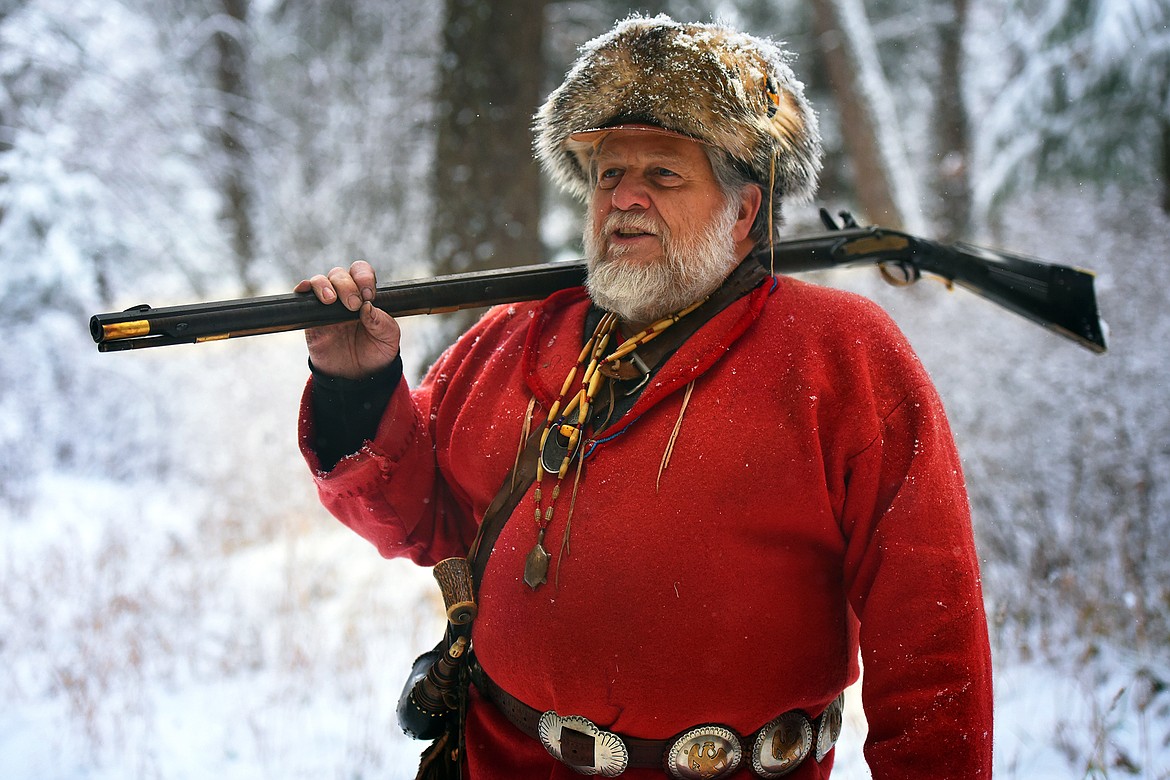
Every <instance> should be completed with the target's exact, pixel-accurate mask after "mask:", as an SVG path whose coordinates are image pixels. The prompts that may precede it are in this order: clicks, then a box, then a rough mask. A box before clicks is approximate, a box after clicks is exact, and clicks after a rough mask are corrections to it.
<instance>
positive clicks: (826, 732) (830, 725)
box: [817, 693, 845, 764]
mask: <svg viewBox="0 0 1170 780" xmlns="http://www.w3.org/2000/svg"><path fill="white" fill-rule="evenodd" d="M844 714H845V694H844V693H842V694H841V695H839V696H838V697H837V698H835V699H833V703H832V704H830V705H829V706H828V707H827V708H826V709H825V711H824V712H823V713H821V717H820V726H819V727H817V763H818V764H819V763H821V761H823V760H824V758H825V756H827V755H829V751H830V750H832V749H833V745H835V744H837V738H838V737H840V736H841V723H842V721H843V720H844Z"/></svg>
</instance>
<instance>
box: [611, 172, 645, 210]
mask: <svg viewBox="0 0 1170 780" xmlns="http://www.w3.org/2000/svg"><path fill="white" fill-rule="evenodd" d="M611 197H612V198H613V205H614V208H616V209H621V210H622V211H644V210H646V209H648V208H650V190H649V188H648V187H647V186H646V180H645V179H643V178H642V177H641V176H638V175H636V174H632V173H629V172H627V173H625V174H624V175H623V176H622V178H621V180H620V181H619V182H618V183H617V186H616V187H614V188H613V192H612V193H611Z"/></svg>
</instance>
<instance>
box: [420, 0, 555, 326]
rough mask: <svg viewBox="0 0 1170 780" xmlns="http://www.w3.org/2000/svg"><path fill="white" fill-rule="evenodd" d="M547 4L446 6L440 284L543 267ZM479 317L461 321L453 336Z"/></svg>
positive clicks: (438, 197)
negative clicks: (540, 148) (540, 127)
mask: <svg viewBox="0 0 1170 780" xmlns="http://www.w3.org/2000/svg"><path fill="white" fill-rule="evenodd" d="M546 2H547V0H509V2H486V0H447V3H446V12H447V18H446V22H445V25H444V30H443V48H444V53H443V55H442V60H441V64H440V85H439V96H438V101H437V106H436V115H437V119H438V140H437V148H436V163H435V186H434V197H435V208H434V211H433V222H432V224H431V250H432V256H433V258H434V270H435V273H436V274H448V273H460V272H464V271H471V270H478V269H483V268H498V267H504V266H511V265H521V264H527V263H535V262H538V261H540V260H541V259H542V257H543V251H542V248H541V243H540V170H539V166H538V165H537V163H536V162H535V160H534V159H533V156H532V131H531V125H532V115H533V114H534V113H535V111H536V108H537V106H538V104H539V102H540V99H541V97H542V95H541V88H542V84H543V82H542V78H541V77H542V75H543V73H544V68H543V53H542V41H543V37H544V9H545V5H546ZM473 316H475V315H474V313H461V314H460V315H459V316H455V317H452V318H451V319H452V320H454V322H453V323H452V324H451V327H450V328H447V329H448V330H451V329H461V327H460V324H462V325H464V326H465V325H466V324H467V323H469V322H470V321H471V318H472V317H473Z"/></svg>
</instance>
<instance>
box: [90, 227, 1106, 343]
mask: <svg viewBox="0 0 1170 780" xmlns="http://www.w3.org/2000/svg"><path fill="white" fill-rule="evenodd" d="M841 216H842V218H843V222H844V224H843V226H838V225H837V224H836V222H835V221H834V220H833V218H832V217H831V216H830V215H829V214H828V212H826V211H825V210H824V209H822V210H821V219H822V221H823V222H824V224H825V227H826V231H825V232H822V233H816V234H812V235H808V236H803V237H797V238H792V239H788V240H784V241H778V242H776V243H775V244H773V245H772V246H771V247H767V246H765V247H762V248H760V249H758V250H756V252H755V253H754V256H755V258H756V259H757V260H759V261H760V262H761V263H763V264H764V265H765V266H770V267H771V268H773V269H774V270H775V271H776V272H779V273H786V274H788V273H800V272H806V271H821V270H827V269H831V268H841V267H851V266H862V265H877V266H878V267H879V268H880V269H881V272H882V276H883V278H885V279H886V280H887V281H888V282H890V283H892V284H897V285H909V284H913V283H914V282H916V281H918V280H919V279H920V278H921V277H922V275H923V274H929V275H931V276H936V277H939V278H941V279H942V280H943V281H945V282H946V283H947V285H948V286H952V285H955V284H957V285H960V286H962V287H966V288H967V289H969V290H971V291H972V292H974V293H976V294H978V295H980V296H982V297H984V298H987V299H989V300H991V301H993V302H995V303H997V304H999V305H1000V306H1003V307H1004V308H1006V309H1008V310H1010V311H1013V312H1015V313H1016V314H1019V315H1021V316H1023V317H1026V318H1027V319H1029V320H1032V321H1033V322H1036V323H1038V324H1040V325H1043V326H1044V327H1046V328H1049V329H1050V330H1052V331H1054V332H1056V333H1058V334H1059V335H1061V336H1064V337H1065V338H1068V339H1071V340H1072V341H1074V342H1076V343H1077V344H1080V345H1081V346H1083V347H1085V348H1087V349H1089V350H1092V351H1093V352H1098V353H1100V352H1104V351H1105V349H1106V344H1105V333H1104V328H1103V326H1102V323H1101V320H1100V317H1099V315H1098V312H1097V299H1096V294H1095V292H1094V287H1093V282H1094V276H1093V274H1092V272H1090V271H1085V270H1082V269H1079V268H1073V267H1070V266H1064V265H1056V264H1053V263H1047V262H1044V261H1041V260H1037V259H1034V258H1030V257H1025V256H1023V255H1019V254H1013V253H1009V252H1002V251H998V250H993V249H986V248H983V247H979V246H975V245H972V244H967V243H962V242H958V243H954V244H949V245H947V244H941V243H938V242H935V241H930V240H928V239H924V238H919V237H916V236H912V235H909V234H907V233H903V232H900V231H897V230H889V229H887V228H882V227H877V226H869V227H860V226H858V225H857V224H856V223H855V222H854V221H853V218H852V217H851V216H850V215H849V214H848V213H847V212H841ZM584 281H585V261H583V260H577V261H573V262H561V263H549V264H544V265H533V266H522V267H518V268H506V269H501V270H493V271H474V272H471V273H462V274H452V275H449V276H438V277H433V278H430V279H414V280H409V281H399V282H391V283H389V284H386V285H380V286H378V288H377V289H376V291H375V296H374V300H373V304H374V306H377V307H378V308H379V309H382V310H384V311H386V312H388V313H389V314H391V315H392V316H395V317H404V316H408V315H414V314H433V313H438V312H448V311H457V310H459V309H470V308H478V307H483V306H494V305H497V304H503V303H516V302H519V301H532V300H540V299H541V298H544V297H546V296H548V295H550V294H551V293H553V292H556V291H557V290H561V289H565V288H567V287H575V286H577V285H581V284H583V283H584ZM356 317H357V313H356V312H352V311H350V310H349V309H347V308H345V306H344V305H342V304H341V303H340V302H335V303H332V304H324V303H321V302H320V301H318V300H317V298H316V296H314V295H313V294H312V293H286V294H282V295H269V296H262V297H257V298H242V299H236V300H226V301H217V302H212V303H198V304H191V305H184V306H168V307H162V308H152V307H150V306H148V305H146V304H142V305H139V306H134V307H131V308H129V309H126V310H125V311H122V312H114V313H110V314H96V315H94V316H93V317H92V318H91V319H90V325H89V327H90V333H91V335H92V336H93V340H94V341H95V342H96V343H97V345H98V350H99V351H101V352H114V351H121V350H127V349H140V348H143V347H159V346H168V345H171V344H195V343H202V342H205V341H218V340H221V339H228V338H236V337H240V336H254V335H258V334H263V333H278V332H283V331H289V330H301V329H303V328H310V327H316V326H320V325H329V324H332V323H336V322H343V321H345V320H352V319H355V318H356Z"/></svg>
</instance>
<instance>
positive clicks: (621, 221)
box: [584, 199, 739, 323]
mask: <svg viewBox="0 0 1170 780" xmlns="http://www.w3.org/2000/svg"><path fill="white" fill-rule="evenodd" d="M738 212H739V203H738V202H737V201H736V200H734V199H732V200H730V201H729V202H728V204H727V207H726V208H725V209H724V210H723V211H722V212H720V213H718V214H717V215H716V217H715V220H714V221H713V222H712V223H711V224H710V225H708V226H707V228H706V229H704V230H702V231H701V232H699V234H698V235H696V236H694V237H693V238H691V239H689V240H683V239H676V238H674V237H673V236H671V235H670V231H669V230H668V229H667V227H666V226H665V225H663V224H662V223H660V222H658V221H657V220H652V219H650V218H649V217H647V216H645V215H644V214H638V213H630V212H613V213H612V214H610V215H609V216H608V217H607V218H606V220H605V224H604V225H603V226H602V227H601V229H600V230H592V229H591V228H590V226H588V225H587V226H586V228H585V231H584V240H585V257H586V260H587V261H588V268H589V276H588V280H587V281H586V283H585V284H586V288H587V289H588V291H589V297H590V298H592V299H593V302H594V303H596V304H597V305H598V306H600V307H601V308H603V309H605V310H607V311H611V312H613V313H614V314H617V315H618V316H619V317H621V318H622V319H623V320H625V321H626V322H627V323H649V322H654V321H657V320H659V319H661V318H663V317H665V316H667V315H668V314H673V313H674V312H676V311H678V310H679V309H684V308H686V307H687V306H690V305H691V304H692V303H694V302H695V301H698V300H701V299H703V298H704V297H706V296H707V295H709V294H710V293H712V292H713V291H714V290H715V289H716V288H717V287H719V285H720V284H722V282H723V280H724V279H725V278H727V275H728V274H729V273H731V270H732V269H733V268H734V267H735V265H736V261H737V258H736V253H735V239H734V238H733V237H732V235H731V231H732V228H733V227H734V226H735V222H736V219H737V216H738ZM617 228H633V229H635V230H644V231H647V232H653V233H655V234H656V235H657V236H658V239H659V241H661V242H662V248H663V259H662V260H661V261H660V262H656V263H649V264H645V265H630V264H629V263H624V262H622V255H623V254H624V252H623V251H622V249H620V248H615V247H607V246H606V241H605V237H606V236H608V235H611V234H612V232H613V231H614V230H615V229H617Z"/></svg>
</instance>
